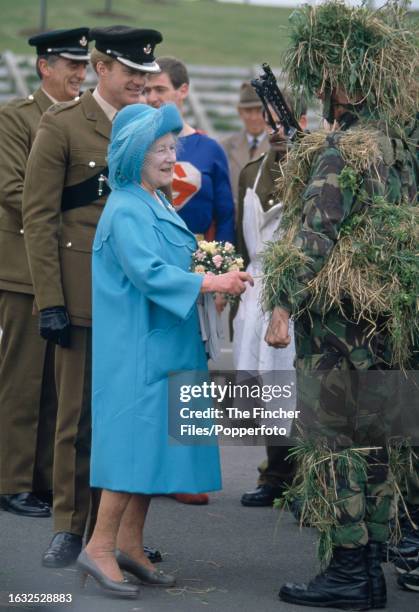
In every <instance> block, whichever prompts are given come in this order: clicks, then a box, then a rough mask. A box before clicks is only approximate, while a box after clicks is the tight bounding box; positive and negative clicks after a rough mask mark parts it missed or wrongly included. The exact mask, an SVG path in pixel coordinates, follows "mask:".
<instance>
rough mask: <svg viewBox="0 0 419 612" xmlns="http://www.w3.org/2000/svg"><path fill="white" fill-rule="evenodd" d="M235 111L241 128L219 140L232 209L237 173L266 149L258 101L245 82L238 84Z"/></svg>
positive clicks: (266, 142) (266, 143) (235, 200)
mask: <svg viewBox="0 0 419 612" xmlns="http://www.w3.org/2000/svg"><path fill="white" fill-rule="evenodd" d="M237 111H238V113H239V116H240V119H241V121H242V123H243V129H242V130H240V131H239V132H235V133H234V134H232V135H231V136H229V137H228V138H226V139H224V140H222V141H221V145H222V147H223V148H224V151H225V152H226V154H227V159H228V165H229V170H230V181H231V188H232V190H233V197H234V204H235V206H236V210H237V202H238V195H239V174H240V172H241V170H242V168H244V166H245V165H246V164H247V163H248V162H249V161H251V160H252V159H258V158H259V157H260V156H261V155H263V154H264V153H266V152H267V151H268V149H269V142H268V138H267V135H266V123H265V120H264V119H263V112H262V102H261V101H260V98H259V96H258V95H257V93H256V92H255V90H254V88H253V87H252V86H251V84H250V83H248V82H247V81H245V82H244V83H242V85H241V87H240V96H239V102H238V104H237Z"/></svg>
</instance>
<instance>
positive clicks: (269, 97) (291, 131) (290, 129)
mask: <svg viewBox="0 0 419 612" xmlns="http://www.w3.org/2000/svg"><path fill="white" fill-rule="evenodd" d="M262 69H263V73H262V74H261V75H260V76H259V78H257V79H253V80H252V81H251V84H252V86H253V87H254V88H255V90H256V93H257V95H258V96H259V98H260V99H261V101H262V104H263V107H264V109H265V112H266V116H267V118H268V122H269V125H270V126H271V127H272V129H273V131H274V132H278V131H279V125H278V123H277V122H276V121H275V119H274V118H273V116H272V113H271V110H270V108H269V104H270V105H271V107H272V109H273V110H274V111H275V113H276V114H277V115H278V119H279V122H280V124H281V125H282V127H283V128H284V132H285V135H286V137H287V138H288V140H290V141H293V140H295V139H296V138H299V137H300V136H301V135H302V134H303V133H304V132H303V130H302V129H301V126H300V124H299V123H298V121H297V119H296V117H295V115H294V113H293V112H292V110H291V109H290V107H289V106H288V104H287V103H286V101H285V98H284V96H283V94H282V92H281V90H280V89H279V87H278V83H277V81H276V78H275V75H274V73H273V72H272V69H271V67H270V66H269V64H267V63H266V62H265V63H264V64H262Z"/></svg>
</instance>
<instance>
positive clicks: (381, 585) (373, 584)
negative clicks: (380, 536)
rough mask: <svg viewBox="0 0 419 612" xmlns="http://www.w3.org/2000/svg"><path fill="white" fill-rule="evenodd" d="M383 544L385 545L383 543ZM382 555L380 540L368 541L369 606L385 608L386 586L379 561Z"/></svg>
mask: <svg viewBox="0 0 419 612" xmlns="http://www.w3.org/2000/svg"><path fill="white" fill-rule="evenodd" d="M384 546H385V545H384ZM382 557H383V544H382V543H381V542H368V545H367V566H368V575H369V577H370V595H371V608H373V609H374V610H376V609H378V608H385V607H386V603H387V588H386V581H385V578H384V573H383V568H382V567H381V561H382Z"/></svg>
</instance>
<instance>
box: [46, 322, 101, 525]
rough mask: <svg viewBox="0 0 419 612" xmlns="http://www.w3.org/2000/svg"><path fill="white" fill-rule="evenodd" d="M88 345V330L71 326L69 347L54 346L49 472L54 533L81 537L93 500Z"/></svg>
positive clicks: (90, 372) (94, 505)
mask: <svg viewBox="0 0 419 612" xmlns="http://www.w3.org/2000/svg"><path fill="white" fill-rule="evenodd" d="M91 347H92V332H91V329H90V328H88V327H78V326H72V328H71V346H70V348H61V347H59V346H57V347H56V350H55V380H56V385H57V394H58V412H57V428H56V435H55V446H54V473H53V482H54V487H53V488H54V508H53V514H54V531H55V532H58V531H67V532H70V533H74V534H77V535H81V536H82V535H83V534H84V531H85V528H86V523H87V519H88V516H89V508H90V505H91V498H92V495H91V490H90V486H89V476H90V444H91V378H92V348H91ZM93 491H94V490H93ZM92 501H95V499H94V500H92ZM96 505H97V504H96V501H95V503H94V504H92V506H93V507H94V510H93V511H92V515H93V516H94V515H95V512H96Z"/></svg>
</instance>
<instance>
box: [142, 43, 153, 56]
mask: <svg viewBox="0 0 419 612" xmlns="http://www.w3.org/2000/svg"><path fill="white" fill-rule="evenodd" d="M152 50H153V47H152V46H151V45H150V43H148V45H147V46H146V47H144V48H143V51H144V53H145V54H146V55H150V53H151V52H152Z"/></svg>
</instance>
